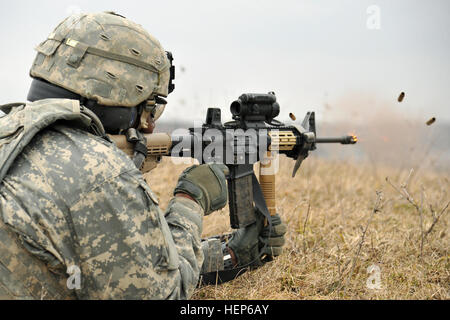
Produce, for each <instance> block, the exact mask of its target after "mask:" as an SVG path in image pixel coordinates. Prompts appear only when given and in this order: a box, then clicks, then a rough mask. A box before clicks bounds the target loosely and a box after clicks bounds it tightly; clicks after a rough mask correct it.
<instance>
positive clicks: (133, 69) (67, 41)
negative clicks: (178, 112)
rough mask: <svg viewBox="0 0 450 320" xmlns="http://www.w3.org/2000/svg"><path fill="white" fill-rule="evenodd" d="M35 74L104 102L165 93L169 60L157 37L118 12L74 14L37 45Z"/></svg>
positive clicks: (131, 101)
mask: <svg viewBox="0 0 450 320" xmlns="http://www.w3.org/2000/svg"><path fill="white" fill-rule="evenodd" d="M36 50H37V52H38V53H37V56H36V58H35V61H34V63H33V66H32V68H31V71H30V75H31V76H32V77H35V78H41V79H44V80H46V81H48V82H50V83H52V84H55V85H57V86H60V87H63V88H65V89H67V90H70V91H72V92H75V93H77V94H79V95H80V96H82V97H85V98H87V99H92V100H96V101H97V103H99V104H101V105H105V106H123V107H134V106H137V105H139V104H140V103H142V102H143V101H146V100H151V99H152V97H153V96H156V95H159V96H163V97H167V95H168V93H169V92H168V90H169V89H168V87H169V81H170V62H169V60H168V58H167V56H166V52H165V51H164V49H163V48H162V46H161V44H160V43H159V41H158V40H156V39H155V38H154V37H152V36H151V35H150V34H148V33H147V32H146V31H145V30H144V29H143V28H142V27H141V26H140V25H138V24H136V23H134V22H131V21H130V20H128V19H125V18H124V17H122V16H119V15H117V14H114V13H95V14H84V13H83V14H75V15H72V16H70V17H68V18H66V19H65V20H64V21H63V22H61V23H60V24H59V25H58V26H57V27H56V29H55V30H54V31H53V32H52V33H51V34H50V35H49V37H48V38H47V39H46V40H45V41H44V42H42V43H41V44H40V45H38V46H37V47H36Z"/></svg>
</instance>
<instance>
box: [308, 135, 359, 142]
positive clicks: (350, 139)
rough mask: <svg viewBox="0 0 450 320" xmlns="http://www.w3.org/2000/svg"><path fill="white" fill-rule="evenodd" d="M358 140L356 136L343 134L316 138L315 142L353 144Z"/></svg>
mask: <svg viewBox="0 0 450 320" xmlns="http://www.w3.org/2000/svg"><path fill="white" fill-rule="evenodd" d="M357 141H358V138H357V137H356V136H344V137H337V138H316V143H340V144H355V143H356V142H357Z"/></svg>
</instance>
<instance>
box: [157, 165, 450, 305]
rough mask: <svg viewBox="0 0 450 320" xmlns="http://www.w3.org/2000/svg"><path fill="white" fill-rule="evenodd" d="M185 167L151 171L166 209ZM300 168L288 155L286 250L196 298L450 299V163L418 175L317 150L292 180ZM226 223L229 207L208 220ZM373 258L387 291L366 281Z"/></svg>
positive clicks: (214, 225) (283, 175) (281, 187)
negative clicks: (332, 156)
mask: <svg viewBox="0 0 450 320" xmlns="http://www.w3.org/2000/svg"><path fill="white" fill-rule="evenodd" d="M184 167H186V165H174V164H172V163H171V162H170V160H168V159H166V160H164V163H163V164H162V165H160V166H159V167H158V168H157V169H155V170H154V172H152V173H150V174H149V176H148V177H149V180H150V181H149V182H150V185H151V187H152V188H153V190H154V191H155V192H156V193H157V194H158V195H159V197H160V201H161V206H162V207H163V208H164V207H165V206H166V205H167V202H168V201H169V199H170V196H171V190H173V187H174V186H175V183H176V181H177V177H178V175H179V174H180V173H181V171H182V170H183V168H184ZM292 167H293V162H292V161H289V160H287V159H285V158H284V157H282V159H281V169H280V172H279V173H278V175H277V199H278V208H279V213H280V215H281V217H282V218H283V219H284V221H285V222H286V223H287V224H288V233H287V235H286V240H287V243H286V246H285V250H284V253H283V254H282V255H281V256H280V257H278V258H277V259H275V260H274V261H272V262H271V263H268V264H266V265H265V266H263V267H261V268H260V269H258V270H255V271H252V272H247V273H246V274H244V275H242V276H241V277H239V278H237V279H236V280H234V281H232V282H229V283H226V284H223V285H220V286H207V287H203V288H200V289H198V290H197V291H196V293H195V294H194V297H193V299H449V298H450V276H449V275H450V256H449V244H450V243H449V234H448V233H449V229H448V227H449V218H448V217H449V215H448V210H447V209H445V210H444V208H445V206H446V204H447V203H448V200H449V198H450V197H449V195H448V193H447V192H448V187H449V180H448V172H447V171H445V172H434V171H433V170H431V169H428V170H426V169H424V168H421V170H420V171H418V172H417V174H416V173H414V172H413V173H412V174H410V173H411V172H410V168H405V169H401V170H400V169H395V168H391V167H388V166H381V165H377V166H376V168H375V166H374V165H373V164H361V163H360V164H357V163H347V162H343V161H331V160H323V159H318V158H314V157H312V158H310V159H308V160H307V161H305V163H304V164H303V167H302V168H301V170H300V172H299V174H297V177H295V178H294V179H292V178H291V170H292ZM386 177H389V181H390V182H391V183H392V184H393V185H394V186H396V187H397V189H398V190H396V189H395V188H394V187H393V186H391V185H390V184H389V183H388V182H387V181H386ZM402 188H405V189H404V190H407V192H408V194H409V195H410V196H411V198H412V199H413V200H412V202H411V201H408V200H406V199H405V198H402V197H401V195H400V192H399V190H400V191H401V190H403V189H402ZM377 192H381V193H378V194H377ZM409 200H411V199H409ZM415 205H416V206H415ZM308 208H310V210H309V213H308ZM439 214H442V215H441V216H440V217H439V219H436V217H437V216H438V215H439ZM228 226H229V218H228V215H227V211H226V209H225V210H222V211H220V212H216V213H214V214H212V215H211V216H208V217H206V218H205V219H204V236H205V237H206V236H211V235H216V234H221V233H226V232H229V231H230V229H229V227H228ZM428 231H429V232H428ZM425 234H426V236H424V235H425ZM371 265H377V266H378V267H379V268H380V271H381V273H380V277H381V278H380V279H381V289H369V288H368V287H367V285H366V281H367V279H368V278H369V277H370V276H371V275H370V274H369V273H368V272H367V269H368V267H369V266H371Z"/></svg>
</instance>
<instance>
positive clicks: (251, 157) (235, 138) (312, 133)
mask: <svg viewBox="0 0 450 320" xmlns="http://www.w3.org/2000/svg"><path fill="white" fill-rule="evenodd" d="M230 111H231V114H232V117H233V120H232V121H230V122H227V123H224V124H223V123H222V119H221V109H218V108H209V109H208V111H207V115H206V121H205V123H204V124H203V125H202V126H201V127H196V128H190V129H189V132H188V133H182V134H178V133H176V132H174V133H172V134H171V135H169V134H167V133H153V134H144V137H145V140H146V145H147V158H146V160H145V162H144V164H143V167H142V171H143V172H148V171H149V170H151V169H153V168H154V167H155V166H156V164H157V162H159V160H160V159H161V157H163V156H170V157H191V158H194V159H197V160H198V161H199V163H200V164H203V163H212V162H216V163H224V164H225V165H227V166H228V168H229V170H230V174H229V176H228V177H227V180H228V201H229V209H230V225H231V227H232V228H233V229H238V228H242V227H245V226H247V225H250V224H252V223H253V222H255V221H256V212H255V209H256V210H259V211H260V212H261V213H262V214H263V215H264V216H265V217H266V218H268V217H269V214H270V215H275V214H276V199H275V174H276V169H277V167H276V156H277V154H284V155H286V156H287V157H289V158H292V159H293V160H295V165H294V169H293V173H292V176H293V177H295V175H296V173H297V171H298V170H299V168H300V166H301V164H302V162H303V161H304V160H305V159H306V158H307V157H308V155H309V152H310V151H313V150H315V149H316V148H317V144H321V143H340V144H355V143H356V142H357V137H356V136H353V135H351V136H343V137H333V138H318V137H317V135H316V123H315V113H314V112H308V113H307V114H306V116H305V118H304V120H303V122H302V123H301V124H300V125H285V124H284V123H282V122H280V121H278V120H276V119H275V118H276V117H277V116H278V115H279V113H280V105H279V104H278V102H277V101H276V96H275V94H274V93H273V92H269V93H268V94H252V93H247V94H243V95H241V96H240V97H239V99H237V100H236V101H234V102H233V103H232V104H231V107H230ZM131 136H134V135H131ZM111 138H112V139H113V140H114V141H115V142H116V144H117V146H118V147H119V148H120V149H122V150H123V151H125V153H127V154H128V155H130V156H133V154H134V153H135V150H134V144H133V141H135V139H134V140H133V139H130V135H128V134H127V136H125V135H119V136H111ZM257 162H260V169H259V181H258V179H257V178H256V176H255V174H254V165H255V164H256V163H257Z"/></svg>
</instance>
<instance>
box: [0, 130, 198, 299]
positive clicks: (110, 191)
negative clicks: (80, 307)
mask: <svg viewBox="0 0 450 320" xmlns="http://www.w3.org/2000/svg"><path fill="white" fill-rule="evenodd" d="M202 216H203V210H202V208H201V207H200V206H199V205H198V204H197V203H196V202H194V201H191V200H189V199H185V198H178V197H177V198H174V199H172V200H171V201H170V204H169V206H168V208H167V210H166V212H165V213H163V212H162V211H161V210H160V208H159V207H158V202H157V199H156V197H155V195H154V194H153V192H152V191H151V190H150V188H149V186H148V185H147V184H146V183H145V181H144V179H143V176H142V174H141V173H140V172H139V170H138V169H137V168H136V167H135V165H134V163H133V162H132V161H131V159H130V158H129V157H128V156H127V155H125V154H124V153H123V152H122V151H120V150H119V149H118V148H117V147H116V146H115V145H114V144H113V143H110V142H108V141H106V140H105V139H103V138H101V137H98V136H95V135H93V134H90V133H88V132H86V131H84V130H82V129H79V128H72V127H68V126H65V125H63V124H56V125H52V126H50V127H48V128H46V129H44V130H42V131H40V132H39V133H38V134H37V135H36V136H35V137H34V138H33V139H32V141H31V142H30V143H29V144H28V145H27V146H26V147H25V149H24V150H23V152H22V153H21V154H20V155H19V156H18V157H17V158H16V159H15V161H14V164H13V166H12V167H11V168H10V170H9V171H8V174H7V175H6V176H5V178H4V179H3V181H2V182H1V184H0V217H1V219H0V298H20V299H27V298H31V299H40V298H56V299H63V298H64V299H65V298H67V299H70V298H80V299H187V298H189V297H190V296H191V295H192V293H193V290H194V288H195V286H196V284H197V282H198V278H199V272H200V269H201V266H202V262H203V256H204V255H203V252H202V247H201V240H200V236H201V231H202ZM12 231H14V232H12ZM71 266H77V267H79V268H80V270H81V289H80V290H69V289H68V288H67V287H66V279H67V277H68V275H67V274H66V271H67V268H70V267H71Z"/></svg>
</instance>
